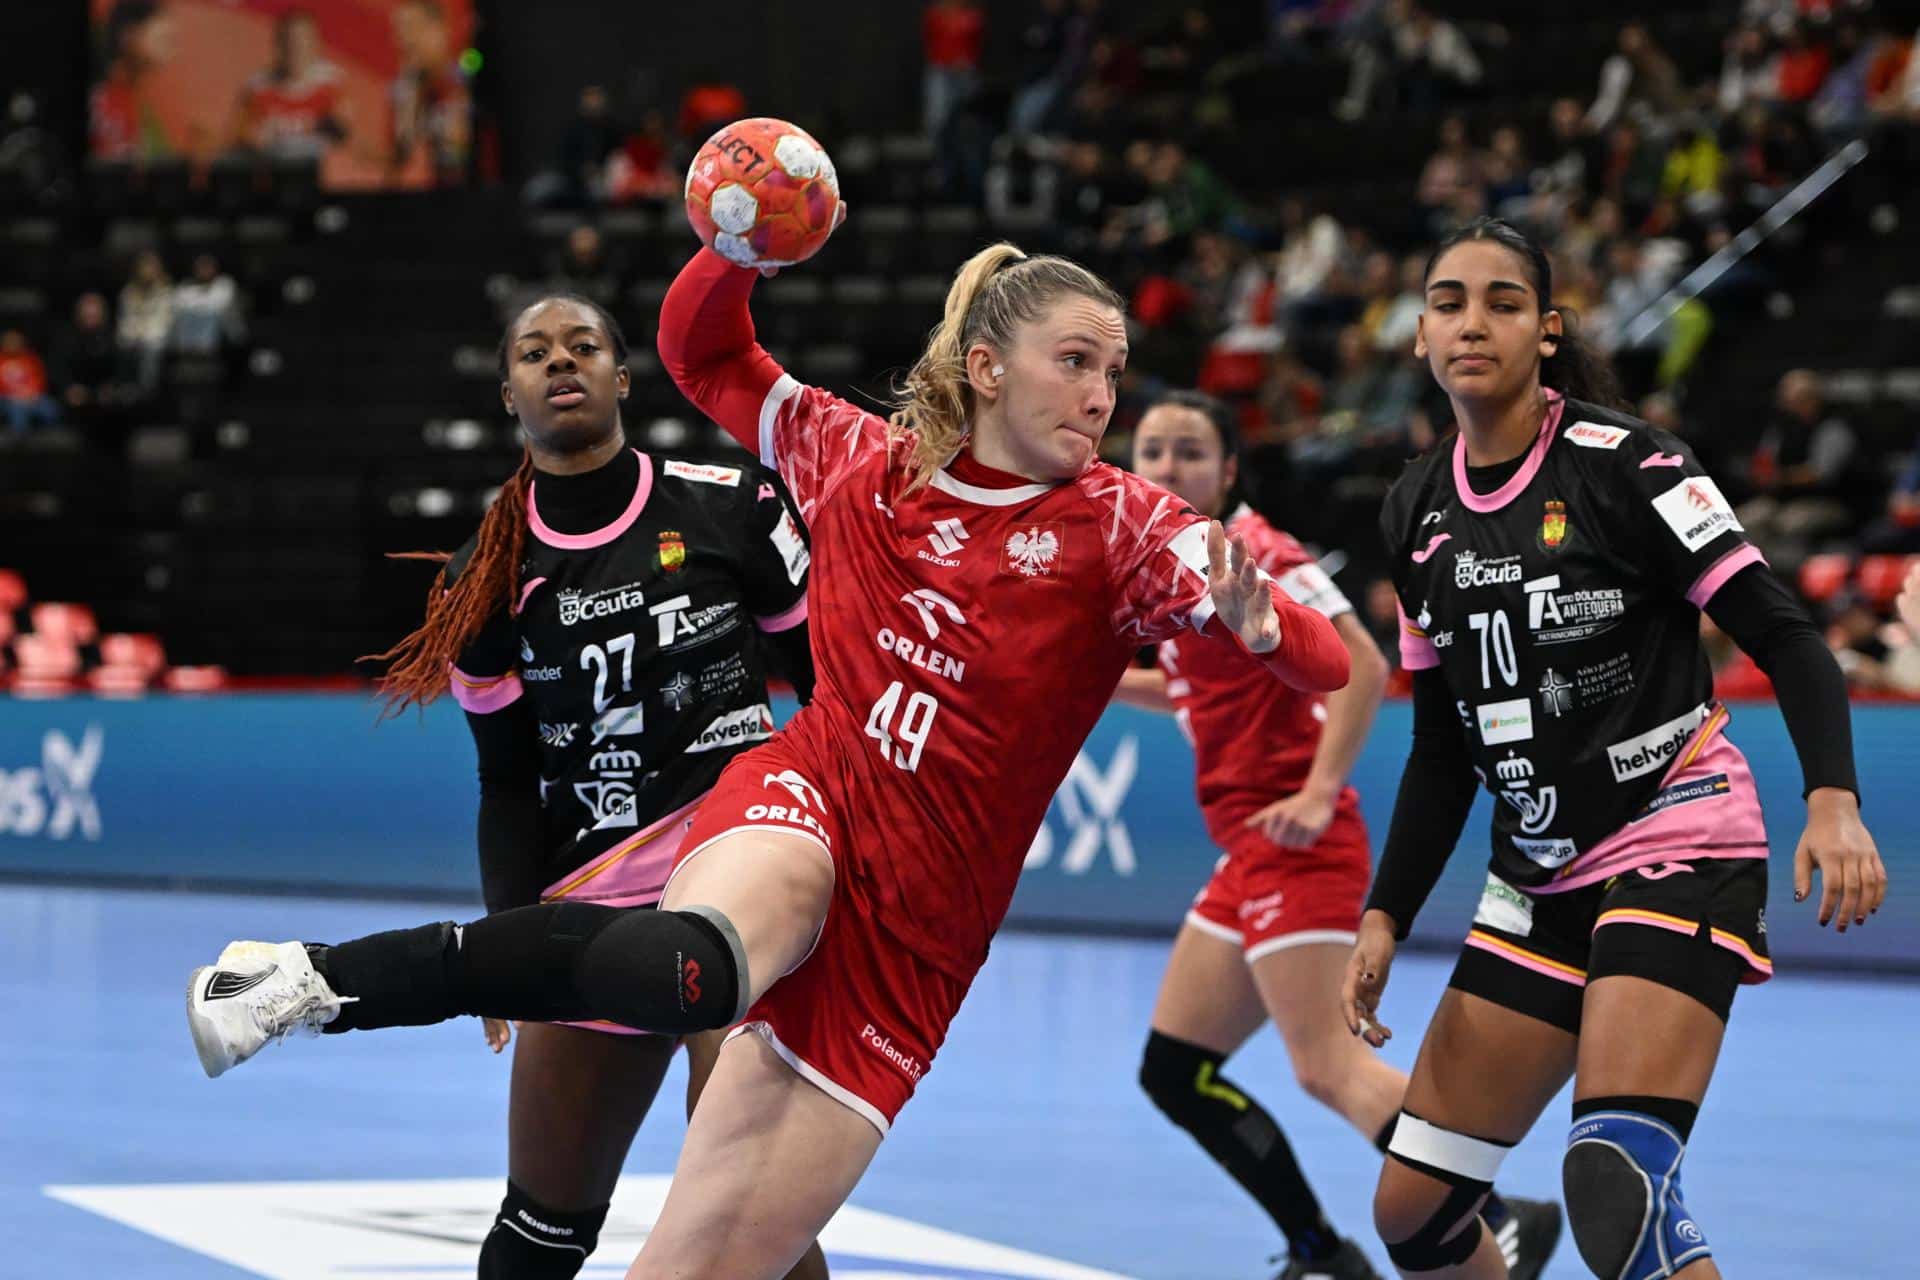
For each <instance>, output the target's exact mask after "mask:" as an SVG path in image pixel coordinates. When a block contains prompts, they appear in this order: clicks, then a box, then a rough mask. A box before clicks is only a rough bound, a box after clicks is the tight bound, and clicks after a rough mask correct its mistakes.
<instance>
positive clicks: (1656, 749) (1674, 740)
mask: <svg viewBox="0 0 1920 1280" xmlns="http://www.w3.org/2000/svg"><path fill="white" fill-rule="evenodd" d="M1709 714H1711V713H1710V711H1709V709H1708V707H1707V704H1706V703H1704V702H1703V703H1701V704H1700V705H1699V706H1697V707H1695V708H1694V709H1693V710H1691V711H1685V712H1682V713H1681V714H1679V715H1677V716H1675V717H1674V718H1673V719H1671V720H1669V721H1667V722H1666V723H1665V724H1660V725H1655V726H1654V727H1653V728H1651V729H1649V730H1647V731H1646V732H1645V733H1643V734H1640V735H1638V736H1636V737H1632V738H1627V739H1626V740H1624V741H1621V742H1613V743H1608V744H1607V763H1608V764H1610V765H1612V766H1613V780H1614V781H1615V782H1625V781H1627V780H1628V779H1629V778H1637V777H1639V776H1640V775H1641V774H1643V773H1652V772H1653V771H1654V770H1655V769H1664V768H1665V767H1666V766H1667V765H1669V764H1671V763H1673V761H1674V760H1675V759H1677V758H1678V757H1679V755H1680V748H1682V747H1684V746H1685V745H1686V744H1687V739H1688V738H1691V737H1692V736H1693V731H1694V730H1695V729H1697V728H1699V727H1700V724H1701V722H1702V721H1704V720H1705V719H1706V718H1707V716H1708V715H1709Z"/></svg>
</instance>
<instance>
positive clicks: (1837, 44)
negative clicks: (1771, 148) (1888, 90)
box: [1807, 16, 1883, 148]
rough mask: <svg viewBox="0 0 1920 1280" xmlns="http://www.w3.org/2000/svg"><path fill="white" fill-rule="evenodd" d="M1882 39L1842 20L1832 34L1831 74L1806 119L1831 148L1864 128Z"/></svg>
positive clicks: (1851, 20)
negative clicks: (1870, 82)
mask: <svg viewBox="0 0 1920 1280" xmlns="http://www.w3.org/2000/svg"><path fill="white" fill-rule="evenodd" d="M1882 42H1883V37H1882V36H1881V35H1880V33H1879V32H1877V31H1875V32H1871V33H1870V32H1868V31H1867V30H1866V28H1865V27H1863V26H1862V24H1861V22H1860V20H1859V19H1858V18H1855V17H1851V16H1849V17H1845V18H1842V19H1841V20H1840V22H1839V25H1838V26H1837V27H1836V28H1835V30H1834V33H1833V71H1832V72H1831V74H1829V75H1828V76H1827V78H1826V82H1825V83H1823V84H1822V85H1821V86H1820V91H1819V92H1818V93H1816V94H1815V95H1814V96H1813V101H1812V102H1811V103H1809V104H1808V107H1807V118H1808V119H1809V120H1811V121H1812V122H1813V127H1814V128H1815V129H1816V130H1817V131H1818V132H1819V134H1820V137H1821V140H1822V141H1823V142H1824V143H1825V144H1826V146H1827V147H1829V148H1831V147H1834V146H1837V145H1839V144H1840V143H1842V142H1844V141H1846V140H1847V139H1848V138H1851V137H1855V136H1857V135H1858V134H1859V133H1860V132H1861V131H1862V130H1863V129H1865V128H1866V124H1867V120H1868V115H1867V103H1868V102H1869V101H1870V100H1871V98H1872V97H1873V91H1872V90H1871V89H1870V88H1869V83H1868V82H1869V80H1870V79H1871V77H1872V75H1873V72H1874V67H1875V64H1876V62H1877V61H1878V60H1879V56H1880V52H1881V45H1882Z"/></svg>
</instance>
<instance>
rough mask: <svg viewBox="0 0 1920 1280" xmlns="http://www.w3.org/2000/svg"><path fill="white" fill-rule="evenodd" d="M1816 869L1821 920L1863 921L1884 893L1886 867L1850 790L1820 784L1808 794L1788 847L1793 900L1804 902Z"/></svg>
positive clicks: (1843, 924)
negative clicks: (1795, 840) (1801, 827)
mask: <svg viewBox="0 0 1920 1280" xmlns="http://www.w3.org/2000/svg"><path fill="white" fill-rule="evenodd" d="M1815 867H1818V868H1819V869H1820V923H1821V925H1822V926H1823V927H1824V926H1825V925H1826V924H1827V922H1828V921H1830V920H1838V921H1839V924H1838V928H1839V931H1840V932H1841V933H1845V932H1846V931H1847V925H1848V923H1849V922H1851V923H1853V924H1860V925H1863V924H1865V923H1866V922H1867V917H1868V916H1870V915H1872V914H1873V913H1874V912H1876V911H1878V910H1879V909H1880V904H1881V903H1882V902H1884V901H1886V897H1887V867H1886V864H1885V863H1883V862H1881V861H1880V850H1879V849H1877V848H1875V847H1874V843H1873V837H1872V836H1871V835H1869V834H1867V828H1866V826H1865V824H1863V823H1862V822H1861V821H1860V801H1859V800H1858V799H1857V798H1855V796H1854V794H1853V792H1851V791H1843V790H1841V789H1840V788H1838V787H1819V788H1816V789H1815V790H1814V791H1813V792H1811V793H1810V794H1809V795H1808V796H1807V829H1806V830H1805V831H1804V832H1802V833H1801V835H1800V847H1799V848H1797V849H1795V850H1794V851H1793V900H1794V901H1795V902H1803V901H1805V900H1806V896H1807V894H1808V893H1810V892H1811V891H1812V889H1813V871H1814V868H1815Z"/></svg>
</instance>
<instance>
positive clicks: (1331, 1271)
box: [1273, 1240, 1380, 1280]
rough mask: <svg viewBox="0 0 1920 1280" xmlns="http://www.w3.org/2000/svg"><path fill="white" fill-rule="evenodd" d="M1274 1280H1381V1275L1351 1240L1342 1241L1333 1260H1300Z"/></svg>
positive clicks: (1293, 1261)
mask: <svg viewBox="0 0 1920 1280" xmlns="http://www.w3.org/2000/svg"><path fill="white" fill-rule="evenodd" d="M1273 1280H1380V1273H1379V1272H1378V1271H1375V1270H1374V1269H1373V1264H1372V1263H1371V1262H1368V1261H1367V1255H1366V1254H1364V1253H1362V1252H1360V1246H1359V1245H1357V1244H1355V1243H1354V1242H1353V1241H1351V1240H1342V1241H1341V1242H1340V1248H1339V1249H1338V1250H1337V1251H1335V1253H1334V1255H1333V1256H1332V1257H1331V1258H1327V1259H1325V1260H1323V1261H1320V1262H1306V1261H1303V1260H1301V1259H1299V1258H1295V1259H1293V1260H1292V1261H1291V1262H1289V1263H1287V1269H1286V1270H1285V1271H1282V1272H1281V1273H1280V1274H1279V1275H1277V1276H1275V1277H1274V1278H1273Z"/></svg>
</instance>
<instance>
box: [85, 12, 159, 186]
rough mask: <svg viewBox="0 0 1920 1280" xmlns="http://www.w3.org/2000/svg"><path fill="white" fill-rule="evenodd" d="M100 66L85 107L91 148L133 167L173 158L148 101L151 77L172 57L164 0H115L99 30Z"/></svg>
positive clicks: (98, 156)
mask: <svg viewBox="0 0 1920 1280" xmlns="http://www.w3.org/2000/svg"><path fill="white" fill-rule="evenodd" d="M100 45H101V49H102V58H101V65H102V66H103V67H105V71H104V73H103V74H102V75H101V77H100V81H99V83H98V84H96V85H94V87H93V93H92V97H91V100H90V102H89V109H88V117H89V134H88V137H89V149H90V150H91V152H92V154H93V155H94V156H95V158H97V159H101V160H114V161H120V162H125V163H136V162H140V161H146V160H157V159H160V158H162V157H164V156H169V155H172V154H173V153H174V151H175V147H174V143H173V140H172V139H171V138H169V137H168V136H167V131H166V126H165V125H163V124H162V123H161V120H160V117H159V115H158V114H157V113H156V112H155V111H154V109H153V103H152V102H151V101H150V100H149V95H150V94H151V93H152V87H151V86H152V79H153V73H154V72H155V71H157V70H159V69H160V68H161V67H162V66H163V65H165V63H166V62H167V61H168V60H169V59H171V58H172V56H173V19H172V18H171V17H170V16H169V15H168V13H167V11H166V6H165V5H164V4H163V3H162V0H117V3H115V4H114V5H113V7H112V8H111V9H110V10H108V11H107V15H106V20H105V21H104V22H103V23H102V24H101V26H100Z"/></svg>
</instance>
